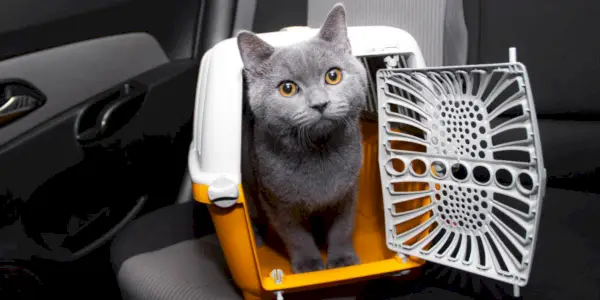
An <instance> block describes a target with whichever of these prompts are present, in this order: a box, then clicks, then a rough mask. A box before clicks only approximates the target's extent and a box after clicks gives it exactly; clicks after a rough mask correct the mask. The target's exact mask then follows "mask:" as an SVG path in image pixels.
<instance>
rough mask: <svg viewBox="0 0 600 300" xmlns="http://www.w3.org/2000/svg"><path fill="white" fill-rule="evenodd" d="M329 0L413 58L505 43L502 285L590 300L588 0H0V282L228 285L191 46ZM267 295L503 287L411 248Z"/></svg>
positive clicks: (321, 12) (219, 295) (598, 279)
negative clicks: (541, 167) (532, 229)
mask: <svg viewBox="0 0 600 300" xmlns="http://www.w3.org/2000/svg"><path fill="white" fill-rule="evenodd" d="M337 2H342V3H344V4H345V6H346V9H347V13H348V25H349V26H363V25H386V26H393V27H398V28H401V29H404V30H406V31H407V32H409V33H410V34H412V35H413V36H414V37H415V39H416V40H417V42H418V44H419V46H420V48H421V50H422V52H423V56H424V58H425V61H426V64H427V66H451V65H475V64H487V63H498V62H506V61H507V53H508V48H509V47H516V48H517V49H518V53H519V61H520V62H522V63H523V64H524V65H525V66H526V67H527V70H528V72H529V77H530V81H531V87H532V91H533V96H534V99H535V108H536V112H537V118H538V126H539V130H540V135H541V144H542V145H541V146H542V150H543V154H544V164H545V167H546V169H547V190H546V194H545V198H544V206H543V211H542V215H541V225H540V231H539V235H538V237H539V240H538V242H537V246H536V249H535V251H536V259H535V263H534V264H533V269H532V273H531V279H530V281H529V283H528V284H527V286H526V287H524V288H523V289H522V291H521V293H520V296H519V297H517V298H524V299H569V298H571V299H600V267H599V266H600V254H598V253H600V242H599V239H598V238H597V233H595V229H594V228H597V227H599V226H600V218H598V211H600V195H599V194H600V187H599V186H598V184H597V182H599V180H600V172H599V170H600V156H599V155H598V153H600V139H598V138H597V137H600V117H599V116H600V88H599V87H598V83H597V82H598V80H599V79H600V75H599V74H600V60H598V53H600V40H598V39H595V38H593V30H594V29H595V28H600V19H598V18H597V16H596V12H597V11H598V9H600V2H597V1H592V0H577V1H570V2H567V1H560V0H546V1H541V0H530V1H517V0H504V1H463V0H401V1H399V0H380V1H361V0H344V1H341V0H150V1H144V0H87V1H75V0H54V1H46V0H5V1H2V2H0V41H1V42H0V299H42V298H50V297H60V298H63V299H81V298H102V299H174V300H179V299H242V294H241V291H240V290H239V288H238V287H236V285H235V283H234V281H233V279H232V277H231V274H229V272H228V266H227V262H226V260H225V258H224V256H223V253H222V250H221V247H220V244H219V240H218V238H217V236H216V235H215V228H214V226H213V223H212V221H211V216H210V215H209V213H208V210H207V208H206V205H204V204H201V203H199V202H197V201H195V200H194V198H193V195H192V181H191V179H190V174H189V173H190V172H189V169H188V152H189V149H190V143H191V141H192V128H193V115H194V102H195V99H196V93H197V91H198V90H199V89H200V88H201V87H199V86H198V85H197V82H198V73H199V67H200V62H201V59H202V57H203V55H204V53H205V52H206V51H208V50H209V49H210V48H211V47H213V46H214V45H216V44H217V43H219V42H220V41H223V40H226V39H228V38H231V37H234V36H235V35H236V33H237V32H239V31H240V30H251V31H253V32H257V33H266V32H273V31H279V30H282V29H283V28H287V27H292V26H308V27H311V28H318V27H319V26H320V24H321V22H322V20H323V19H324V18H325V16H326V14H327V12H328V11H329V9H330V8H331V7H332V6H333V5H334V4H335V3H337ZM97 120H102V121H101V122H99V121H97ZM285 297H286V299H346V298H348V297H349V298H348V299H355V298H356V299H442V298H443V299H507V298H509V299H510V298H514V295H513V290H512V287H511V286H509V285H507V284H502V283H498V282H496V281H493V280H490V279H487V278H483V277H481V276H477V275H471V274H467V273H466V272H463V271H458V270H454V269H451V268H448V267H444V266H441V265H436V264H433V263H431V264H429V263H428V264H426V265H425V266H424V267H423V268H421V269H419V270H417V271H416V272H411V273H410V274H409V275H406V276H388V277H382V278H369V279H368V280H362V281H359V282H348V283H345V284H344V285H341V286H331V287H323V288H319V289H315V290H309V291H300V292H297V293H289V294H286V295H285ZM344 297H346V298H344ZM272 299H276V298H275V295H273V298H272Z"/></svg>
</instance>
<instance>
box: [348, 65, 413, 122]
mask: <svg viewBox="0 0 600 300" xmlns="http://www.w3.org/2000/svg"><path fill="white" fill-rule="evenodd" d="M358 59H359V60H360V62H361V63H362V64H363V66H364V67H365V69H366V70H367V85H368V88H367V103H366V105H365V108H364V110H363V117H364V118H366V119H371V120H376V119H377V85H376V82H377V71H378V70H380V69H389V68H408V59H409V55H405V54H396V55H384V56H379V55H378V56H363V57H358ZM395 89H396V90H398V91H397V92H399V89H398V88H395Z"/></svg>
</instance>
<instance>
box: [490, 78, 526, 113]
mask: <svg viewBox="0 0 600 300" xmlns="http://www.w3.org/2000/svg"><path fill="white" fill-rule="evenodd" d="M503 78H504V79H501V80H500V81H499V82H498V85H497V86H496V87H495V89H496V90H495V91H494V93H493V94H490V95H489V98H484V99H487V100H485V101H486V103H487V108H486V110H487V112H488V113H492V112H493V111H495V110H496V109H497V108H498V107H500V106H506V105H510V103H511V102H513V101H517V100H521V98H522V97H521V96H522V92H521V89H520V88H519V83H518V81H517V80H516V79H506V78H507V77H503Z"/></svg>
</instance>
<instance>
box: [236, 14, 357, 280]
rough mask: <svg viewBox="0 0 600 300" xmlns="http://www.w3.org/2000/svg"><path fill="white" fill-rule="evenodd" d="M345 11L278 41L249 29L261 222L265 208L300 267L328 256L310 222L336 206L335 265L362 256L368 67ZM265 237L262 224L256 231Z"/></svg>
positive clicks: (245, 43) (245, 37) (331, 253)
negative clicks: (358, 238) (313, 31)
mask: <svg viewBox="0 0 600 300" xmlns="http://www.w3.org/2000/svg"><path fill="white" fill-rule="evenodd" d="M345 16H346V12H345V9H344V7H343V5H341V4H337V5H335V6H334V7H333V9H332V10H331V11H330V12H329V14H328V16H327V19H326V21H325V22H324V24H323V26H322V27H321V29H320V30H319V32H318V34H317V35H316V36H315V37H313V38H311V39H309V40H307V41H303V42H300V43H297V44H295V45H292V46H288V47H281V48H275V47H273V46H271V45H269V44H268V43H266V42H265V41H263V40H262V39H260V38H259V37H258V36H256V35H255V34H253V33H251V32H247V31H244V32H240V33H239V34H238V36H237V42H238V47H239V50H240V54H241V57H242V61H243V63H244V74H245V78H246V80H247V87H248V89H247V93H248V101H249V102H248V103H247V106H246V109H247V110H248V112H249V114H250V115H252V120H251V121H248V123H247V124H246V126H250V127H251V128H252V129H251V132H250V134H246V133H244V136H245V138H246V140H245V143H244V144H245V147H247V149H246V150H244V151H248V153H249V154H248V155H249V156H250V157H249V159H247V160H246V161H245V164H246V166H243V168H251V169H252V172H251V173H252V174H249V173H248V172H246V174H245V175H244V174H243V177H245V178H244V179H243V180H244V182H245V188H247V189H248V190H252V191H250V194H254V195H256V196H255V197H256V198H258V204H259V205H255V204H254V203H253V202H255V201H248V202H249V209H250V212H251V216H252V218H253V224H258V223H259V221H258V219H260V218H259V217H258V216H260V215H261V213H262V215H266V218H267V220H268V223H269V224H270V225H271V227H272V228H273V229H274V230H275V231H276V232H277V234H278V235H279V237H280V238H281V240H282V241H283V243H284V245H285V247H286V249H287V252H288V255H289V257H290V261H291V264H292V269H293V271H294V273H302V272H310V271H316V270H322V269H324V268H325V264H324V262H323V260H322V259H321V255H320V252H319V249H318V246H317V243H316V242H315V240H314V237H313V235H312V233H311V231H310V229H309V228H307V226H305V223H306V221H307V220H308V219H309V218H310V217H312V216H314V215H318V214H319V213H322V212H324V211H333V212H334V215H335V217H334V218H333V220H330V222H331V224H329V225H330V226H329V227H328V231H327V234H326V242H327V245H328V249H327V267H328V268H336V267H343V266H349V265H354V264H357V263H359V259H358V257H357V256H356V253H355V251H354V246H353V241H352V235H353V230H354V216H355V206H356V197H357V188H358V176H359V172H360V168H361V165H362V145H361V133H360V127H359V117H360V112H361V110H362V108H363V106H364V103H365V95H366V88H367V77H366V76H367V74H366V70H365V69H364V67H363V65H362V64H361V63H360V62H359V61H358V60H357V59H356V58H355V57H354V56H353V55H352V52H351V47H350V41H349V39H348V34H347V26H346V17H345ZM255 237H256V239H257V243H258V244H261V243H262V241H261V238H260V231H257V230H255Z"/></svg>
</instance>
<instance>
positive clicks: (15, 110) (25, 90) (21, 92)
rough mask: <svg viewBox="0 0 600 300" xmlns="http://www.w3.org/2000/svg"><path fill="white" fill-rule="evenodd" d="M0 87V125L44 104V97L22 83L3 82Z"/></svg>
mask: <svg viewBox="0 0 600 300" xmlns="http://www.w3.org/2000/svg"><path fill="white" fill-rule="evenodd" d="M0 88H2V94H1V95H0V127H2V126H4V125H6V124H8V123H10V122H12V121H14V120H16V119H18V118H20V117H23V116H25V115H26V114H28V113H30V112H32V111H34V110H36V109H37V108H39V107H40V106H42V105H44V102H45V101H44V97H43V96H41V94H40V93H38V92H37V91H36V90H35V89H34V88H32V87H29V86H27V85H25V84H23V83H17V82H11V83H4V84H0Z"/></svg>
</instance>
